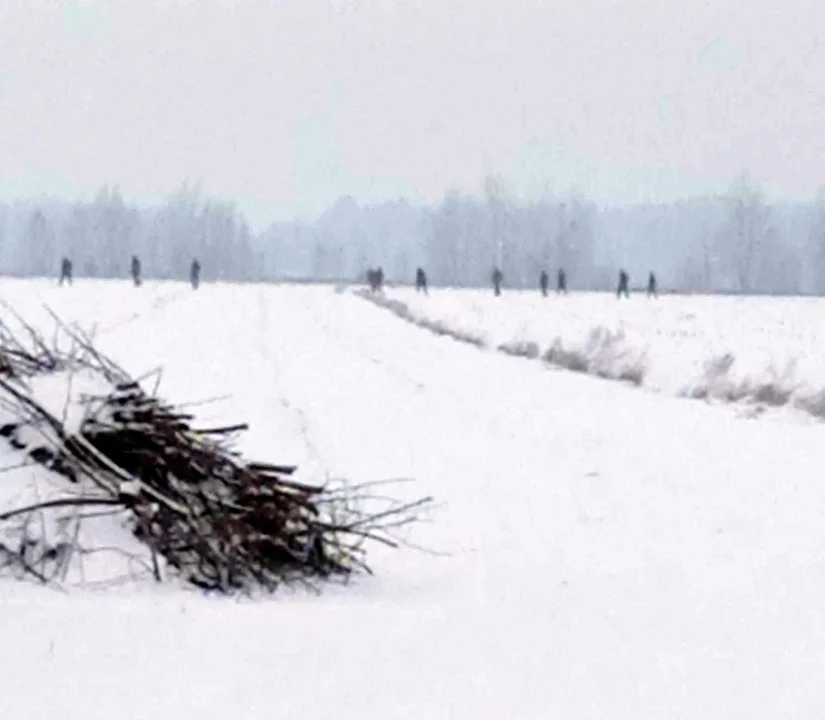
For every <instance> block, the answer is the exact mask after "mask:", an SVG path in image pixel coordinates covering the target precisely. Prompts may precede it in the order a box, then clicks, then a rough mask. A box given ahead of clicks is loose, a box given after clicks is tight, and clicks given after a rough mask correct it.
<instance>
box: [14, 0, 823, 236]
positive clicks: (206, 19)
mask: <svg viewBox="0 0 825 720" xmlns="http://www.w3.org/2000/svg"><path fill="white" fill-rule="evenodd" d="M823 42H825V2H823V1H822V0H749V1H748V2H742V0H670V1H669V2H666V1H664V0H614V1H612V2H610V1H608V0H534V1H532V2H530V1H528V0H409V1H405V0H395V1H391V0H353V1H352V2H344V1H342V0H341V1H338V0H275V1H273V2H263V1H260V2H259V1H256V0H238V2H236V3H231V2H210V1H209V0H197V1H185V0H178V1H177V2H173V1H172V0H167V1H166V2H152V0H139V1H138V0H136V1H135V2H119V1H118V0H109V1H108V2H58V1H57V0H20V1H18V0H0V197H2V198H3V199H14V198H16V197H21V196H35V195H37V194H39V193H41V192H45V193H49V194H53V195H58V196H61V197H66V198H69V199H73V198H78V197H90V196H91V195H92V194H93V192H94V190H95V189H96V188H97V187H99V186H100V185H102V184H103V183H107V182H108V183H112V184H118V185H119V186H120V187H121V189H122V191H123V193H124V194H125V195H126V196H127V197H128V198H132V199H135V200H138V201H149V200H152V199H156V198H159V197H162V196H163V195H165V194H167V193H169V192H171V191H173V190H174V189H175V188H176V187H177V186H178V185H179V184H180V183H181V182H182V181H183V180H184V179H187V178H189V179H192V180H195V181H200V182H201V184H202V187H203V189H204V191H205V192H207V193H210V194H215V195H219V196H223V197H231V198H234V199H235V200H237V202H238V204H239V206H240V207H241V208H242V209H243V210H244V211H246V212H247V213H248V215H249V216H250V218H251V219H252V220H253V222H254V224H255V225H256V226H260V225H261V224H262V223H264V222H267V221H269V220H271V219H275V218H289V217H292V216H295V215H312V214H314V213H316V212H317V211H318V210H320V209H321V208H322V207H324V206H325V205H328V204H330V203H331V202H333V201H334V199H335V198H336V197H338V196H339V195H342V194H352V195H354V196H356V197H357V198H361V199H364V200H370V199H377V198H383V197H393V196H398V195H404V196H406V197H408V198H409V199H410V200H412V201H415V202H421V201H437V200H438V199H439V198H441V197H442V196H443V194H444V192H445V190H447V189H449V188H455V189H457V190H460V191H463V192H478V191H479V189H480V187H481V183H482V178H483V177H484V176H485V174H487V173H498V174H500V175H501V176H502V177H503V178H504V179H505V180H506V181H507V184H508V187H509V190H510V192H511V193H512V194H514V195H517V196H521V197H523V198H530V197H536V196H538V195H540V194H541V193H542V192H545V191H551V192H552V191H559V192H563V191H567V190H570V189H575V190H577V191H579V192H582V193H584V194H587V195H590V196H592V197H594V198H597V199H600V200H616V201H620V202H623V201H644V200H657V199H661V200H669V199H672V198H674V197H680V196H686V195H691V194H696V193H702V192H708V191H710V192H712V191H718V190H720V189H723V188H726V187H727V186H728V185H729V184H730V183H731V182H732V180H733V179H734V178H735V177H736V176H737V175H738V174H739V173H741V172H742V171H744V170H748V171H750V173H751V175H752V176H753V177H754V178H755V179H756V180H757V181H758V182H760V183H761V184H762V186H763V187H764V188H765V189H767V190H768V191H769V192H770V193H771V194H773V195H775V196H796V197H799V196H802V197H805V196H811V195H813V194H814V192H815V191H816V190H817V189H818V188H819V187H820V186H822V185H825V47H823Z"/></svg>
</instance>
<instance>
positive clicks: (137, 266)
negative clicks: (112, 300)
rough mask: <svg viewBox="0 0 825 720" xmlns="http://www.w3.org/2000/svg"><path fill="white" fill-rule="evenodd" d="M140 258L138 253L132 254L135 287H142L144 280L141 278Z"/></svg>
mask: <svg viewBox="0 0 825 720" xmlns="http://www.w3.org/2000/svg"><path fill="white" fill-rule="evenodd" d="M140 269H141V268H140V259H139V258H138V256H137V255H132V281H133V282H134V283H135V287H140V284H141V282H143V281H142V280H141V278H140Z"/></svg>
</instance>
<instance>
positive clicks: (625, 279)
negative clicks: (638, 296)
mask: <svg viewBox="0 0 825 720" xmlns="http://www.w3.org/2000/svg"><path fill="white" fill-rule="evenodd" d="M622 296H624V297H626V298H629V297H630V276H629V275H628V274H627V273H626V272H625V271H624V270H619V287H618V289H617V290H616V297H618V298H620V297H622Z"/></svg>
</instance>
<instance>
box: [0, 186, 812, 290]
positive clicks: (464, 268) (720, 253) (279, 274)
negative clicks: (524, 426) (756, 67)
mask: <svg viewBox="0 0 825 720" xmlns="http://www.w3.org/2000/svg"><path fill="white" fill-rule="evenodd" d="M133 254H135V255H138V256H139V257H140V258H141V260H142V263H143V269H144V276H145V277H146V278H147V279H148V278H161V279H168V278H181V279H183V278H186V277H187V274H188V269H189V264H190V262H191V260H192V258H193V257H198V258H199V260H200V261H201V264H202V266H203V277H204V280H207V281H208V280H225V281H269V280H279V279H321V280H333V281H342V280H344V281H346V280H361V279H362V278H363V274H364V271H365V270H366V268H367V267H370V266H376V267H377V266H381V267H382V268H383V269H384V273H385V275H386V277H387V280H388V281H389V282H390V283H394V282H395V283H408V282H411V281H412V280H413V277H414V273H415V268H416V267H417V266H422V267H424V268H425V269H426V270H427V273H428V276H429V279H430V283H431V284H432V285H436V286H486V285H489V279H490V273H491V271H492V268H493V267H494V266H498V267H500V268H501V270H502V271H503V273H504V284H505V287H534V286H535V285H536V282H537V278H538V274H539V273H540V272H541V270H542V269H547V270H548V271H549V272H550V273H551V275H552V274H554V273H555V271H556V270H557V269H558V268H560V267H563V268H564V269H565V270H566V272H567V276H568V281H569V284H570V287H571V289H573V290H575V289H612V288H613V287H614V285H615V280H616V276H617V273H618V271H619V269H620V268H624V269H626V270H627V271H628V272H629V273H630V277H631V285H632V286H637V287H638V286H641V285H643V284H644V283H645V282H646V279H647V274H648V272H649V271H655V272H656V274H657V276H658V278H659V284H660V287H661V288H662V289H670V290H675V291H685V292H741V293H769V294H774V293H775V294H796V293H806V294H807V293H815V294H825V197H819V198H817V199H814V200H810V201H804V202H803V201H798V202H793V203H791V202H782V203H772V202H770V201H768V200H767V199H766V197H765V195H764V193H762V192H761V191H760V188H759V187H758V186H755V185H754V184H752V183H751V182H749V181H748V179H747V178H746V177H745V176H743V177H742V178H740V179H738V180H737V181H735V182H734V183H732V184H731V187H730V190H729V192H728V193H726V194H724V195H719V196H706V197H701V198H692V199H686V200H683V201H680V202H674V203H668V204H649V205H611V206H606V205H597V204H595V203H593V202H591V201H589V200H588V199H587V198H584V197H575V196H570V197H546V198H543V199H542V200H539V201H534V202H520V201H517V200H514V199H513V198H511V197H509V196H508V194H507V192H506V189H505V188H504V187H503V184H502V183H501V182H500V181H497V180H496V179H495V178H488V179H486V180H485V181H484V182H483V183H482V186H481V189H480V191H479V193H478V194H477V195H472V196H467V195H460V194H458V193H448V194H447V195H446V196H445V197H444V199H443V200H442V201H441V202H440V203H439V204H438V205H436V206H430V207H422V206H415V205H412V204H410V203H408V202H407V201H405V200H403V199H399V200H390V201H385V202H380V203H376V204H370V205H361V204H359V203H358V202H357V201H356V200H354V199H353V198H351V197H343V198H340V199H339V200H338V201H337V202H336V203H335V204H334V205H333V206H332V207H330V208H328V209H327V210H326V211H324V212H323V213H321V214H320V216H318V217H317V218H313V219H312V220H301V221H298V220H296V221H291V222H277V223H274V224H272V225H271V226H269V227H268V228H265V229H263V230H262V231H260V232H254V231H253V230H252V229H251V228H250V225H249V223H248V222H247V221H246V219H245V218H244V217H243V214H242V213H241V212H239V211H238V210H237V208H236V207H235V206H234V205H233V204H232V203H231V202H227V201H223V200H216V199H212V198H209V197H206V196H204V195H203V194H202V193H201V192H200V191H199V190H198V189H197V188H196V187H193V186H189V185H183V186H182V187H181V188H180V189H179V190H178V191H177V192H176V193H174V194H173V195H171V196H170V197H169V198H168V199H167V201H166V202H165V203H164V204H162V205H160V206H157V207H143V206H138V205H136V204H133V203H131V202H130V201H129V200H128V199H127V198H124V197H123V196H122V194H121V193H120V192H119V191H118V190H117V189H116V188H111V187H105V188H103V189H101V190H100V191H99V192H98V193H97V195H96V196H95V197H94V199H93V200H91V201H89V202H76V203H68V202H63V201H58V200H43V201H40V202H16V203H14V204H6V205H2V204H0V273H2V274H4V275H14V276H39V277H42V276H55V277H56V276H57V274H58V272H59V264H60V258H61V257H62V256H64V255H65V256H68V257H70V258H71V259H72V261H73V264H74V268H75V275H76V276H78V277H84V276H85V277H123V276H126V274H127V273H128V264H129V260H130V258H131V256H132V255H133Z"/></svg>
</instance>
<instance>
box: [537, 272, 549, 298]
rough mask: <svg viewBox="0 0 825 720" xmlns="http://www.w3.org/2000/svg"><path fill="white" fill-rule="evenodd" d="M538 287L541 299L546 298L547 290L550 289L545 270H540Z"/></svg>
mask: <svg viewBox="0 0 825 720" xmlns="http://www.w3.org/2000/svg"><path fill="white" fill-rule="evenodd" d="M539 287H540V288H541V294H542V297H547V290H548V288H549V287H550V277H549V276H548V274H547V271H546V270H542V271H541V275H539Z"/></svg>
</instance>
